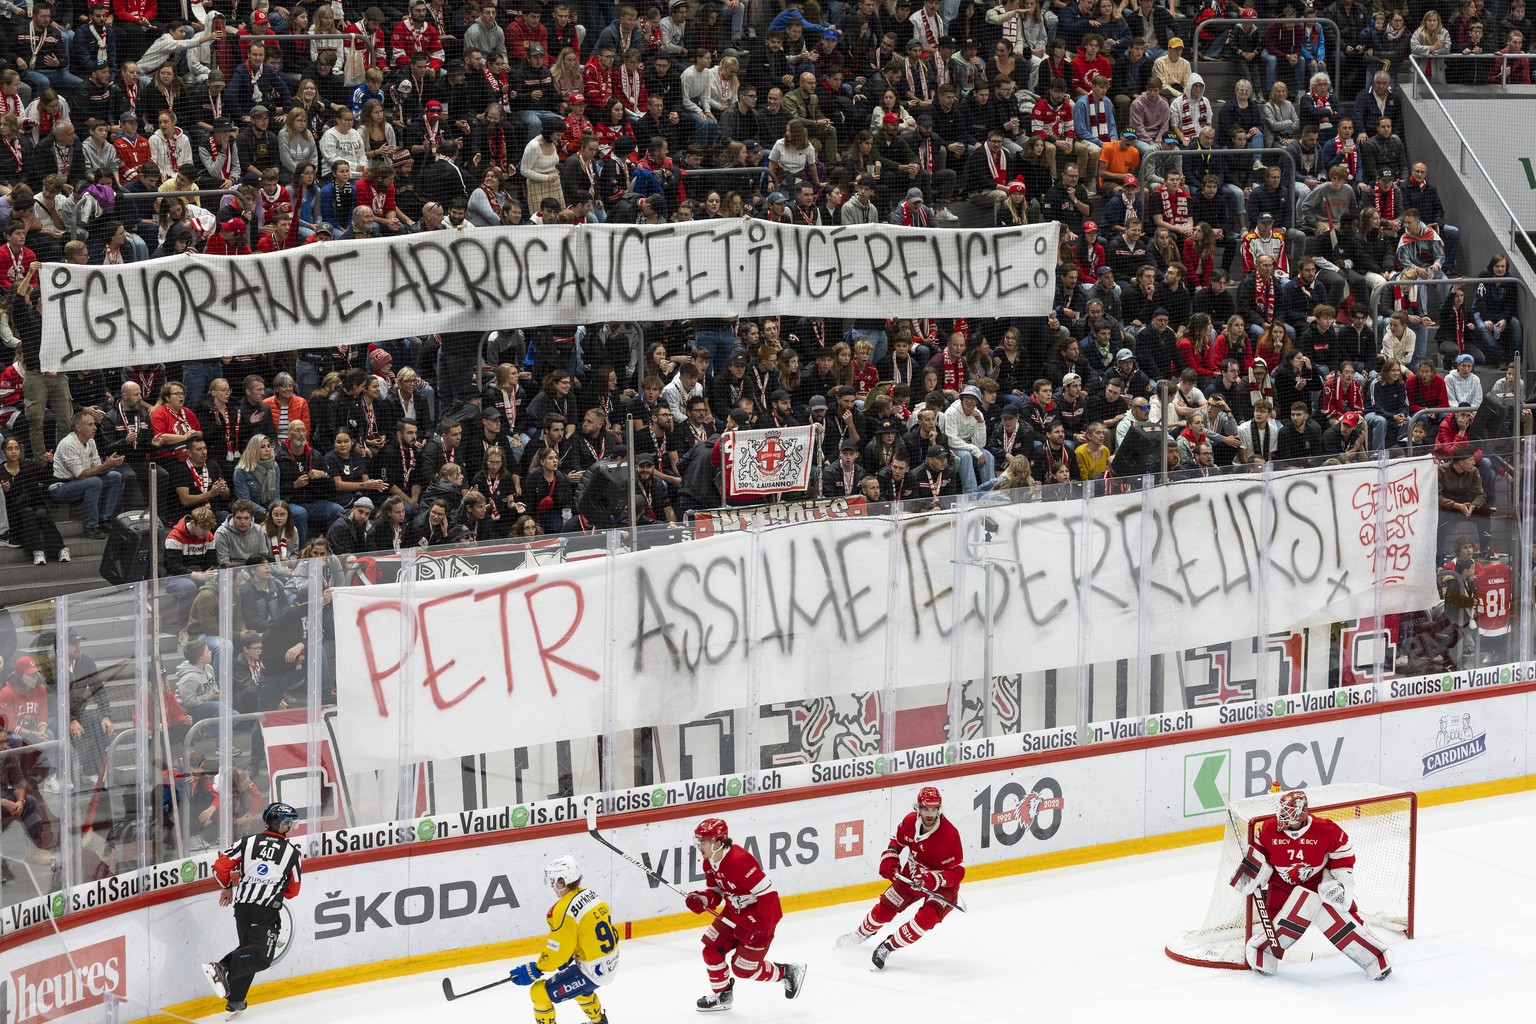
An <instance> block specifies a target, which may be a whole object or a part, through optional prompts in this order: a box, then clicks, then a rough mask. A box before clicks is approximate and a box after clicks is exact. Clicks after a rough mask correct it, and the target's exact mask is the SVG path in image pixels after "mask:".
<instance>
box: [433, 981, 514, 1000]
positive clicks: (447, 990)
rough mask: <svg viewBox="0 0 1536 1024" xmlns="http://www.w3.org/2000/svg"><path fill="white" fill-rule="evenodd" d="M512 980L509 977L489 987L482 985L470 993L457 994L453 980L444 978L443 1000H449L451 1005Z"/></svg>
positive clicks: (492, 983) (494, 982)
mask: <svg viewBox="0 0 1536 1024" xmlns="http://www.w3.org/2000/svg"><path fill="white" fill-rule="evenodd" d="M511 980H512V978H511V977H510V976H508V977H505V978H502V979H501V980H500V981H493V982H491V983H490V984H489V985H481V986H480V987H479V988H472V989H470V990H469V991H468V992H455V991H454V990H453V979H452V978H444V979H443V998H444V999H447V1000H448V1001H449V1002H450V1003H451V1002H453V1001H454V1000H455V999H463V998H464V997H465V996H472V995H474V994H475V993H476V992H484V991H485V990H486V989H488V988H495V987H496V986H497V985H505V984H506V983H507V982H509V981H511Z"/></svg>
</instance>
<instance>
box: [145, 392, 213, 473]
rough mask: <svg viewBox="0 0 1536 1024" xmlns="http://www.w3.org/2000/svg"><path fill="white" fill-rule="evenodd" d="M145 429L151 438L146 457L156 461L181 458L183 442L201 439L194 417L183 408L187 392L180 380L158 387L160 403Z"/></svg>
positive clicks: (184, 456)
mask: <svg viewBox="0 0 1536 1024" xmlns="http://www.w3.org/2000/svg"><path fill="white" fill-rule="evenodd" d="M149 426H150V430H151V433H152V434H153V435H154V436H153V439H152V441H151V442H150V443H151V446H152V451H151V454H150V458H152V459H154V460H155V461H157V462H165V461H167V460H169V459H185V458H186V457H187V442H188V441H190V440H192V439H193V438H194V437H202V436H203V428H202V424H201V423H199V422H198V420H197V414H196V413H194V412H193V411H192V410H191V409H188V408H187V391H186V388H184V387H183V386H182V384H181V382H180V381H174V380H173V381H167V382H166V383H164V384H162V385H160V402H159V404H158V405H156V406H155V407H154V408H153V409H151V410H150V412H149Z"/></svg>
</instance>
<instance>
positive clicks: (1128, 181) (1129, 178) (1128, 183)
mask: <svg viewBox="0 0 1536 1024" xmlns="http://www.w3.org/2000/svg"><path fill="white" fill-rule="evenodd" d="M1125 187H1126V188H1140V187H1141V182H1139V181H1137V180H1136V175H1134V174H1127V175H1126V176H1125Z"/></svg>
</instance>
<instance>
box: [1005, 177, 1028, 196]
mask: <svg viewBox="0 0 1536 1024" xmlns="http://www.w3.org/2000/svg"><path fill="white" fill-rule="evenodd" d="M1008 191H1009V192H1028V191H1029V189H1028V188H1027V187H1025V185H1024V179H1023V177H1022V176H1021V177H1017V178H1014V179H1013V180H1012V181H1010V182H1009V183H1008Z"/></svg>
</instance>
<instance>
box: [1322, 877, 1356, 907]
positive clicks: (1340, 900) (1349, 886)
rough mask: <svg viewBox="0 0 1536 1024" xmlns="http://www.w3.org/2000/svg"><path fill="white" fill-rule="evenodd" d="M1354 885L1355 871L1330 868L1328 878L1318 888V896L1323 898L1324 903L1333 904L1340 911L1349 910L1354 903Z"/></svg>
mask: <svg viewBox="0 0 1536 1024" xmlns="http://www.w3.org/2000/svg"><path fill="white" fill-rule="evenodd" d="M1354 883H1355V872H1354V869H1352V868H1330V869H1329V871H1328V877H1327V878H1325V879H1324V880H1323V884H1322V885H1320V886H1318V887H1317V894H1318V895H1319V896H1321V897H1322V898H1323V902H1324V903H1329V904H1332V905H1333V906H1335V907H1337V908H1338V909H1339V910H1348V909H1349V905H1350V904H1351V903H1353V902H1354Z"/></svg>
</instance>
